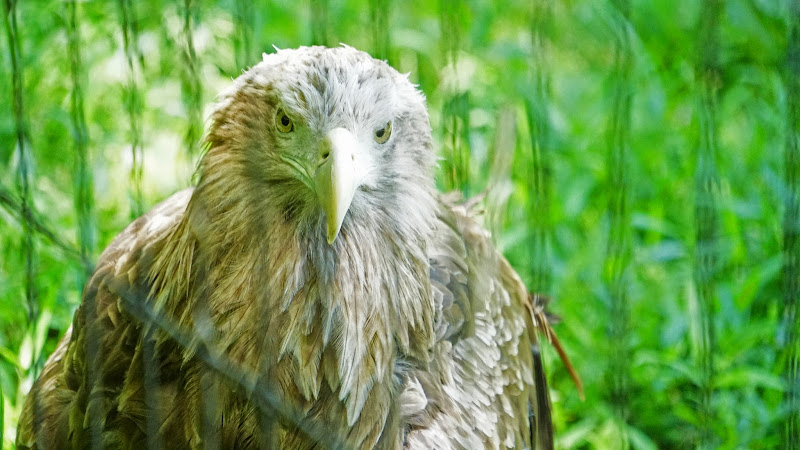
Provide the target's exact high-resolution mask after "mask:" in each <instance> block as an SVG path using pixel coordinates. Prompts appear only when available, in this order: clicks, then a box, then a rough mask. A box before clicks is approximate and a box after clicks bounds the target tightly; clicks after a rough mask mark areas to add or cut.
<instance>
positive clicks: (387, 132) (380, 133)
mask: <svg viewBox="0 0 800 450" xmlns="http://www.w3.org/2000/svg"><path fill="white" fill-rule="evenodd" d="M391 135H392V122H391V121H389V122H386V125H384V126H383V128H380V129H378V130H375V136H374V137H375V142H377V143H378V144H383V143H385V142H386V141H388V140H389V136H391Z"/></svg>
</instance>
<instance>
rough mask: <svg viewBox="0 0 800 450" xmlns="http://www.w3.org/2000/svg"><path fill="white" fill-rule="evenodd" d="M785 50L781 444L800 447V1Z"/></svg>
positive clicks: (793, 10)
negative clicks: (783, 416)
mask: <svg viewBox="0 0 800 450" xmlns="http://www.w3.org/2000/svg"><path fill="white" fill-rule="evenodd" d="M789 10H790V16H789V40H788V47H787V51H786V77H785V83H786V103H787V105H786V119H787V120H786V149H785V152H784V166H785V167H784V171H785V172H784V180H785V184H786V196H785V198H784V213H783V214H784V215H783V321H784V323H783V327H782V328H783V330H784V340H783V361H784V366H783V377H784V379H785V380H786V392H785V393H784V396H783V402H784V407H785V410H786V412H787V415H786V419H785V420H786V421H785V423H784V427H783V442H782V443H781V447H782V448H786V449H795V450H796V449H800V355H798V348H800V317H798V314H797V302H798V297H800V1H798V0H793V1H792V2H791V3H790V9H789Z"/></svg>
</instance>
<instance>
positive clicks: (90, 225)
mask: <svg viewBox="0 0 800 450" xmlns="http://www.w3.org/2000/svg"><path fill="white" fill-rule="evenodd" d="M66 8H67V11H66V13H67V14H66V15H67V41H68V47H69V56H70V78H71V81H72V89H71V92H70V117H71V119H72V130H73V131H72V133H73V139H74V141H75V165H74V168H75V170H74V176H75V179H74V203H75V212H76V214H77V216H78V242H79V244H80V252H81V257H82V258H84V259H88V258H89V257H90V256H91V255H92V253H93V252H94V246H95V226H94V219H93V210H94V187H93V182H92V171H91V169H90V168H89V160H90V158H89V153H88V141H89V137H88V131H87V129H86V116H85V113H84V111H85V108H84V99H83V76H84V74H83V65H82V61H81V50H80V49H81V37H80V23H79V21H78V4H77V1H74V0H73V1H68V2H67V3H66Z"/></svg>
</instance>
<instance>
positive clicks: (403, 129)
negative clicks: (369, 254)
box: [199, 46, 434, 245]
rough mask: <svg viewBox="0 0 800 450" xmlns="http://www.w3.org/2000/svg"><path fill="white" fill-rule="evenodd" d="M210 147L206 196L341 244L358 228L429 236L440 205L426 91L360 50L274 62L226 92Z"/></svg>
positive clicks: (309, 53) (280, 55)
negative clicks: (210, 192)
mask: <svg viewBox="0 0 800 450" xmlns="http://www.w3.org/2000/svg"><path fill="white" fill-rule="evenodd" d="M208 142H209V144H210V150H209V152H208V153H207V155H206V156H205V158H204V161H203V163H202V165H201V182H200V185H199V188H200V189H201V190H202V189H203V188H204V184H205V185H214V189H216V190H217V191H220V192H221V193H224V195H225V196H226V197H228V198H229V199H230V201H234V200H236V199H238V200H242V201H243V202H244V203H245V204H247V205H249V208H251V209H253V210H255V211H257V212H258V211H261V212H263V213H264V214H263V215H264V216H269V217H271V218H272V217H276V216H278V217H281V220H283V221H285V222H288V223H291V224H293V225H295V226H296V227H299V228H303V230H302V231H304V232H305V233H311V234H314V235H316V236H317V237H319V238H324V240H325V241H326V242H327V243H328V244H331V245H332V244H334V242H336V240H337V238H338V239H341V235H342V234H348V233H349V234H351V235H357V234H358V233H355V232H353V230H355V229H358V228H359V227H362V228H363V227H370V226H371V227H394V228H397V229H398V231H399V232H400V233H404V232H414V231H416V232H419V231H420V230H419V228H420V227H421V226H422V225H421V223H422V222H428V221H427V219H426V217H425V215H426V214H427V213H429V212H430V211H432V210H433V207H432V203H433V200H432V199H433V194H432V192H433V175H432V168H433V165H434V152H433V150H432V139H431V130H430V125H429V121H428V114H427V110H426V108H425V102H424V96H423V95H422V94H421V93H420V92H419V91H418V90H417V89H416V88H415V87H414V86H413V85H412V84H411V83H410V82H409V81H408V77H407V76H405V75H401V74H400V73H398V72H397V71H396V70H394V69H393V68H391V67H390V66H389V65H388V64H386V63H385V62H383V61H378V60H375V59H373V58H372V57H370V56H369V55H367V54H366V53H364V52H360V51H358V50H355V49H353V48H351V47H347V46H342V47H338V48H324V47H304V48H299V49H295V50H278V51H277V52H276V53H273V54H270V55H264V58H263V61H262V62H261V63H259V64H257V65H255V66H254V67H252V68H251V69H249V70H248V71H246V72H245V73H244V74H243V75H241V76H240V77H239V78H237V79H236V80H235V81H234V83H233V86H232V87H231V88H230V89H228V90H227V91H225V92H223V93H222V94H221V98H220V101H219V103H218V105H217V108H216V110H215V112H214V113H213V116H212V124H211V127H210V132H209V135H208ZM267 212H269V214H267ZM262 225H263V226H264V229H268V228H269V226H270V225H272V224H267V223H264V224H262ZM354 239H357V237H354Z"/></svg>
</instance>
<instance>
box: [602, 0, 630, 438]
mask: <svg viewBox="0 0 800 450" xmlns="http://www.w3.org/2000/svg"><path fill="white" fill-rule="evenodd" d="M614 3H615V6H616V8H617V14H616V18H617V20H616V21H615V26H614V29H613V33H614V36H615V40H614V69H613V86H614V91H613V98H612V105H613V110H612V113H611V121H610V124H609V127H608V131H607V133H608V134H607V143H608V156H607V157H608V159H607V160H606V167H607V171H608V192H609V196H610V197H609V203H608V214H609V236H608V246H607V249H606V259H605V264H604V268H603V279H604V283H605V285H606V289H607V292H608V295H609V297H610V298H609V300H610V301H609V328H608V333H609V341H610V346H611V355H610V358H609V370H608V377H609V381H610V385H611V387H610V392H609V394H610V397H611V403H612V405H613V407H614V409H615V413H616V415H617V417H618V419H619V420H620V436H621V437H622V442H621V445H620V447H622V448H624V447H628V445H629V444H628V439H627V425H626V422H627V420H628V415H629V401H630V367H629V361H630V348H629V342H628V334H629V332H630V317H629V316H630V306H629V304H628V285H629V283H630V274H629V272H630V267H629V266H630V261H631V232H630V199H629V191H630V180H629V178H630V168H629V165H628V151H629V147H630V127H631V102H632V99H633V87H632V86H631V75H632V74H631V71H632V65H633V57H632V52H631V28H630V2H629V1H628V0H616V1H615V2H614Z"/></svg>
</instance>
